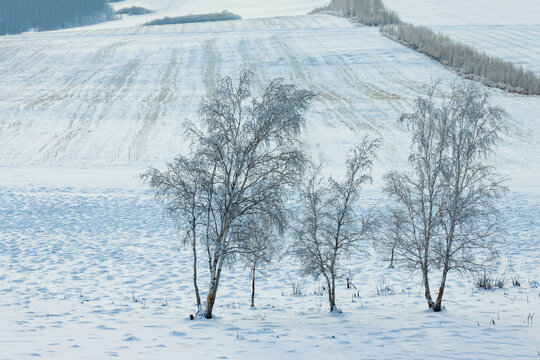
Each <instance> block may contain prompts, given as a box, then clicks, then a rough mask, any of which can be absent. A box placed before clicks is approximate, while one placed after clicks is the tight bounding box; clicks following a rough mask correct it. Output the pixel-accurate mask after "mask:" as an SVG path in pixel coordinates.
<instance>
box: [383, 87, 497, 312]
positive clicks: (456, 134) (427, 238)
mask: <svg viewBox="0 0 540 360" xmlns="http://www.w3.org/2000/svg"><path fill="white" fill-rule="evenodd" d="M438 97H440V98H441V100H440V101H437V100H436V99H437V98H438ZM400 121H402V122H404V123H406V124H407V126H408V127H409V130H410V131H411V132H412V135H413V144H412V147H411V154H410V156H409V163H410V164H411V168H412V169H411V171H410V172H391V173H388V174H386V175H385V180H386V186H385V191H386V193H387V194H388V195H390V196H391V197H392V198H393V199H394V200H395V206H394V207H393V208H392V209H391V212H390V214H389V217H390V218H391V219H392V221H387V222H386V226H385V227H386V231H387V232H388V233H391V234H393V239H392V241H393V242H394V243H395V251H396V256H397V257H399V258H401V259H403V260H405V261H406V262H407V263H408V265H409V266H411V267H412V268H413V269H420V270H421V272H422V279H423V285H424V290H425V298H426V301H427V303H428V307H429V308H431V309H433V310H434V311H440V310H441V307H442V297H443V294H444V289H445V285H446V279H447V275H448V272H449V271H450V270H456V271H458V272H464V271H475V270H478V269H481V268H482V267H484V266H485V265H486V263H485V261H486V260H489V259H490V258H492V257H493V256H495V255H496V252H495V248H494V247H493V241H494V240H495V239H496V235H497V234H498V233H499V232H500V228H499V226H498V223H499V222H498V221H497V217H498V212H497V210H496V208H495V201H496V200H497V199H498V198H499V197H500V196H501V195H502V194H503V193H504V192H505V191H506V188H505V187H504V186H503V185H502V180H501V178H499V177H498V176H497V175H496V174H495V173H494V169H493V167H491V166H489V165H487V159H486V156H487V155H488V154H490V153H492V152H493V151H494V145H495V144H496V143H497V141H498V140H499V135H500V133H501V131H502V130H503V128H504V126H505V123H506V113H505V112H504V111H503V110H502V109H500V108H498V107H494V106H492V105H491V104H490V102H489V94H488V93H487V91H485V90H483V89H482V88H481V87H480V86H478V85H476V84H473V83H469V84H466V83H460V84H457V85H455V84H454V85H453V86H452V92H451V94H450V95H449V96H445V95H443V94H440V93H439V92H438V84H435V85H433V86H432V87H431V88H430V89H429V90H428V91H427V92H426V94H425V96H421V97H419V98H418V99H417V100H416V102H415V111H414V112H413V113H410V114H405V115H402V116H401V119H400ZM480 254H482V255H483V256H480V257H479V256H477V255H480ZM433 268H436V269H439V270H441V272H442V278H441V282H440V286H439V291H438V295H437V298H436V300H435V301H433V299H432V296H431V289H430V281H429V277H430V274H431V270H432V269H433Z"/></svg>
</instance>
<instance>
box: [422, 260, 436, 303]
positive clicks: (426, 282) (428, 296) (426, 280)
mask: <svg viewBox="0 0 540 360" xmlns="http://www.w3.org/2000/svg"><path fill="white" fill-rule="evenodd" d="M422 278H423V280H424V289H425V292H424V296H425V298H426V301H427V303H428V308H430V309H432V308H433V307H434V305H435V303H434V302H433V299H432V298H431V291H430V289H429V278H428V272H427V269H426V268H422Z"/></svg>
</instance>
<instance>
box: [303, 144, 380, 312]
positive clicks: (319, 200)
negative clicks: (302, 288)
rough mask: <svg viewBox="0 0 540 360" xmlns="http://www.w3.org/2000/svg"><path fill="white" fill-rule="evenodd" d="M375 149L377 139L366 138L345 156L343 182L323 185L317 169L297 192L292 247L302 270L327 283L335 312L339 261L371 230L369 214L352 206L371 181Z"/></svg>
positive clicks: (357, 246) (330, 182) (354, 248)
mask: <svg viewBox="0 0 540 360" xmlns="http://www.w3.org/2000/svg"><path fill="white" fill-rule="evenodd" d="M377 147H378V141H370V140H368V139H366V138H365V139H364V140H363V142H362V143H361V144H360V145H358V146H357V147H356V148H354V150H353V151H352V154H351V156H350V158H349V159H348V160H347V173H346V176H345V180H344V181H342V182H339V181H336V180H334V179H332V178H330V179H329V180H328V183H327V184H326V185H325V184H324V182H323V180H322V178H321V177H320V175H319V168H317V169H313V170H312V174H311V176H310V177H309V178H308V180H307V181H306V183H305V184H304V186H303V187H302V189H301V192H300V198H301V201H302V204H301V208H300V209H299V211H300V218H299V220H298V224H297V226H296V228H295V231H294V234H295V241H294V244H293V249H294V252H295V254H296V256H297V257H298V259H299V260H300V262H301V266H302V271H303V273H304V274H306V275H311V276H313V277H315V278H318V277H319V276H321V277H323V278H324V280H325V281H326V286H327V290H328V302H329V306H330V311H335V310H337V308H336V280H338V279H339V278H340V277H341V276H342V274H341V271H342V268H341V266H342V262H343V260H344V259H345V258H347V257H348V256H349V255H350V254H351V253H352V252H353V250H361V243H362V240H364V239H365V237H366V235H367V234H368V233H369V232H370V231H371V230H372V226H373V220H374V218H373V216H371V214H367V215H365V216H364V217H361V216H360V215H359V214H358V213H357V209H356V207H357V201H358V200H359V195H360V190H361V186H362V185H363V184H365V183H366V182H369V181H371V175H370V171H371V168H372V165H373V157H374V153H375V150H376V149H377Z"/></svg>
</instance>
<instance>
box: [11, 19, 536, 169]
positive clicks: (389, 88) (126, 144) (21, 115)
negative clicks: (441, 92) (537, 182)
mask: <svg viewBox="0 0 540 360" xmlns="http://www.w3.org/2000/svg"><path fill="white" fill-rule="evenodd" d="M0 51H2V54H3V55H2V56H1V58H0V62H1V64H2V68H3V69H4V70H3V71H2V72H1V73H0V80H1V84H2V89H3V91H2V94H1V95H0V109H2V110H3V112H4V113H5V114H6V116H5V117H3V118H2V119H1V122H0V130H1V131H0V142H1V143H2V152H1V153H0V164H1V165H3V166H28V165H46V166H57V165H61V166H71V167H88V166H98V167H99V166H111V165H113V166H132V165H135V166H137V167H138V168H141V167H146V166H148V165H158V164H161V163H163V162H164V161H166V160H168V159H170V158H171V156H172V155H173V154H176V153H178V152H179V151H182V150H185V144H184V142H183V140H182V136H181V134H182V131H183V130H182V126H183V122H184V120H185V119H187V118H189V119H194V118H196V111H197V108H198V106H199V104H200V102H201V101H202V99H203V98H204V96H206V95H208V94H210V93H211V91H212V89H213V87H214V85H215V82H216V81H217V80H218V79H219V78H221V77H222V76H224V75H229V74H233V75H234V74H235V73H237V72H238V69H239V68H240V67H241V66H242V65H244V64H248V65H249V66H250V67H251V68H252V69H253V70H254V71H255V73H256V75H257V79H256V81H257V84H258V85H260V86H262V85H263V84H264V83H266V82H268V81H269V80H271V79H273V78H275V77H284V78H285V79H287V80H290V81H293V82H295V83H296V84H298V85H299V86H301V87H304V88H307V89H310V90H312V91H315V92H316V93H317V94H318V98H317V101H316V103H315V104H314V106H313V108H312V111H311V112H310V116H309V123H308V129H307V133H306V139H307V141H308V142H309V143H310V144H311V145H312V146H313V151H314V152H315V153H322V154H323V157H325V158H327V159H328V160H329V163H330V164H336V163H340V162H339V161H337V159H336V156H341V154H342V153H343V152H344V151H345V150H346V149H347V148H348V146H349V145H350V144H352V143H354V142H355V141H357V139H358V137H359V136H361V135H363V134H364V133H370V134H373V135H375V136H381V137H383V141H384V143H383V150H382V152H381V153H380V156H379V161H378V164H379V166H378V167H377V168H378V171H379V172H380V173H382V172H383V171H386V170H387V169H389V168H391V167H392V166H393V165H395V164H398V165H399V164H400V163H401V161H403V160H404V159H405V154H406V151H405V150H406V149H407V147H408V140H407V137H406V136H404V130H403V129H399V128H398V127H396V119H397V118H398V116H399V114H400V113H401V112H404V111H407V110H408V109H409V106H410V104H411V101H412V99H413V98H414V97H415V96H416V95H417V94H418V92H419V91H420V90H421V88H422V86H424V85H427V84H429V83H430V82H431V81H432V80H435V79H443V80H446V81H450V80H452V79H455V78H456V77H455V75H454V74H453V73H452V72H449V71H447V70H445V69H444V68H443V67H442V66H441V65H440V64H438V63H436V62H434V61H432V60H430V59H428V58H426V57H424V56H422V55H420V54H418V53H416V52H414V51H412V50H410V49H407V48H405V47H403V46H401V45H399V44H397V43H395V42H393V41H391V40H388V39H386V38H384V37H383V36H381V35H380V34H379V33H378V30H377V28H370V27H357V26H354V25H353V24H352V23H350V22H349V21H348V20H346V19H343V18H339V17H335V16H330V15H311V16H299V17H277V18H266V19H259V20H257V19H255V20H242V21H227V22H216V23H200V24H185V25H168V26H152V27H131V28H117V29H87V28H84V29H81V30H69V31H66V30H64V31H59V32H48V33H35V34H25V35H19V36H8V37H4V38H2V41H1V43H0ZM495 99H496V102H497V103H499V104H500V105H501V106H503V107H504V108H505V109H506V110H507V111H508V112H509V113H510V115H511V116H512V118H513V119H514V120H515V121H516V122H517V123H518V126H517V127H516V128H514V130H513V133H512V134H511V135H510V136H509V137H508V139H507V141H506V142H505V144H504V146H503V148H502V149H501V157H500V158H499V159H498V160H499V161H498V164H499V165H502V166H504V167H505V170H507V171H509V172H510V173H511V174H518V173H520V174H522V173H524V174H525V175H524V176H523V178H525V177H527V178H528V177H532V175H531V173H532V174H536V173H537V172H538V169H539V162H538V159H537V156H536V153H537V151H538V150H539V148H538V146H539V145H538V142H537V141H536V139H537V138H538V131H539V128H538V126H537V114H538V113H539V112H540V102H539V101H538V99H537V98H535V97H520V96H516V95H511V94H506V93H503V92H495ZM343 129H347V131H346V132H344V131H343ZM531 150H532V151H531Z"/></svg>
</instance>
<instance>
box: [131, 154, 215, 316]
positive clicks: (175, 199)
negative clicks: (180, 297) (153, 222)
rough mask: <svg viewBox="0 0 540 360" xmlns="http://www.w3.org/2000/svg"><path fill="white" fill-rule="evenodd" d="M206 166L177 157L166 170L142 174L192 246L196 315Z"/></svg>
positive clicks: (186, 241)
mask: <svg viewBox="0 0 540 360" xmlns="http://www.w3.org/2000/svg"><path fill="white" fill-rule="evenodd" d="M202 169H204V166H203V164H202V163H201V162H200V161H197V160H196V159H189V158H187V157H185V156H178V157H177V158H176V159H175V160H174V161H173V162H171V163H168V164H167V170H166V171H163V172H161V171H159V170H158V169H150V170H148V171H147V172H146V173H144V174H142V175H141V178H142V179H143V180H144V181H146V182H148V183H149V185H150V187H152V189H153V190H154V193H155V197H156V200H157V201H158V202H159V203H160V204H161V205H162V206H163V208H164V210H165V213H166V214H167V215H169V216H170V217H171V218H172V220H173V221H175V223H176V225H177V226H178V228H179V229H180V231H182V232H183V234H184V236H183V242H184V244H189V245H190V247H191V251H192V256H193V289H194V291H195V299H196V301H197V313H200V312H201V310H202V309H201V296H200V293H199V286H198V280H197V242H198V241H197V239H198V235H200V234H199V233H198V231H201V228H202V226H203V225H204V222H203V218H202V217H203V216H204V214H205V208H204V206H203V205H204V204H203V203H202V198H201V197H202V196H203V194H204V189H203V185H204V178H203V176H204V173H203V171H202Z"/></svg>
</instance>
